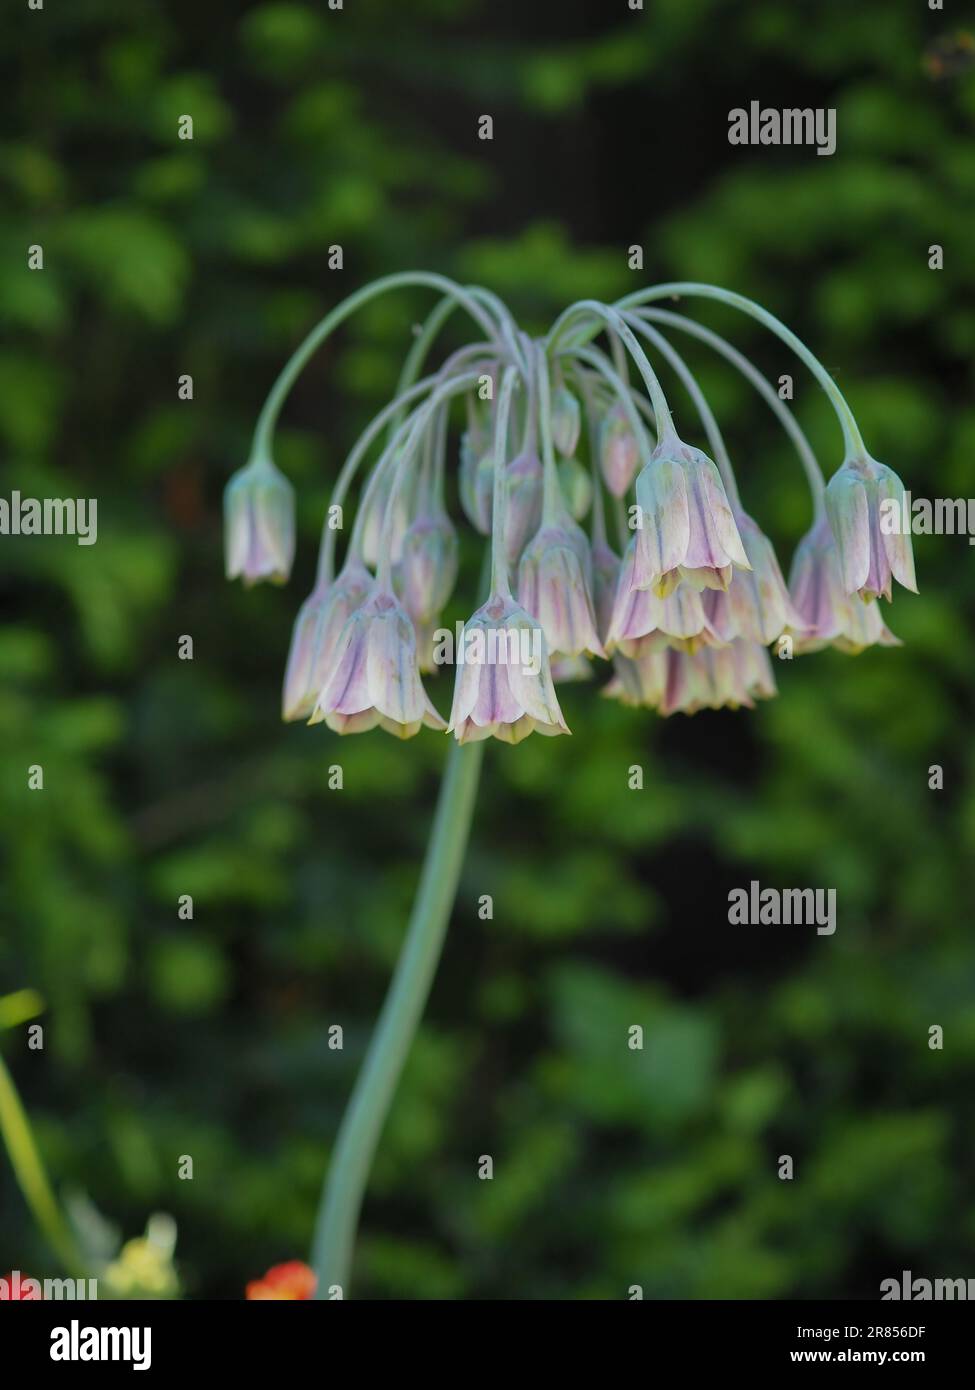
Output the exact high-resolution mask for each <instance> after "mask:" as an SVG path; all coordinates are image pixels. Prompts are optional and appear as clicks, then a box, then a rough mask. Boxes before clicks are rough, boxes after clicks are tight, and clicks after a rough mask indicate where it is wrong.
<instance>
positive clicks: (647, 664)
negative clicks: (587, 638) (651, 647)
mask: <svg viewBox="0 0 975 1390" xmlns="http://www.w3.org/2000/svg"><path fill="white" fill-rule="evenodd" d="M613 671H614V672H615V674H614V676H613V679H612V680H611V681H610V682H609V684H608V685H606V686H604V687H603V692H602V693H603V694H604V695H605V696H607V697H608V698H609V699H615V700H620V701H621V702H622V703H623V704H624V705H633V706H637V707H644V708H647V709H657V708H659V706H660V702H661V700H662V699H663V698H664V695H665V693H666V690H667V671H668V661H667V652H666V651H643V652H639V653H637V655H636V656H634V657H629V656H622V655H621V654H620V653H619V652H617V653H616V654H615V655H614V657H613Z"/></svg>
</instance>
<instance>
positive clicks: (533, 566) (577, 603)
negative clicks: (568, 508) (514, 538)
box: [518, 516, 605, 656]
mask: <svg viewBox="0 0 975 1390" xmlns="http://www.w3.org/2000/svg"><path fill="white" fill-rule="evenodd" d="M518 601H519V602H520V603H521V605H522V606H523V607H524V608H525V609H527V610H528V612H529V613H530V614H531V615H532V617H534V618H537V619H538V621H539V622H540V623H541V625H542V627H543V629H544V631H545V636H546V639H547V641H548V645H549V650H550V651H551V652H552V654H553V656H555V655H558V656H578V655H579V654H580V652H590V653H591V654H592V655H593V656H605V652H604V651H603V646H602V643H601V642H600V640H599V636H598V634H597V632H596V615H595V612H594V608H593V598H592V560H591V558H590V555H589V543H588V541H587V540H586V537H585V534H584V533H583V532H582V531H581V530H580V529H579V527H578V526H577V525H576V524H575V522H574V521H572V519H571V518H570V517H568V516H563V517H562V518H561V519H560V520H559V521H558V522H557V523H556V524H554V525H549V526H546V525H545V523H544V522H543V523H542V525H541V526H540V527H539V529H538V532H537V533H536V535H535V536H534V538H533V539H532V540H531V541H530V542H529V544H528V545H527V547H526V548H525V553H524V554H523V555H522V557H521V564H520V565H519V567H518Z"/></svg>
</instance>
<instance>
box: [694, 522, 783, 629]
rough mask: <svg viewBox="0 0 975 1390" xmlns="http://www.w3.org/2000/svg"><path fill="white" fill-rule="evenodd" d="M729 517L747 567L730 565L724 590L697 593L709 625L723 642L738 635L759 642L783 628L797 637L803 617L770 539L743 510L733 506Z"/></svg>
mask: <svg viewBox="0 0 975 1390" xmlns="http://www.w3.org/2000/svg"><path fill="white" fill-rule="evenodd" d="M735 521H736V523H737V526H738V534H739V535H740V536H741V539H742V542H743V544H744V547H745V554H746V555H747V556H748V560H749V563H750V564H751V569H750V570H738V569H736V570H734V571H733V572H732V575H731V583H730V584H729V585H728V588H727V589H726V590H721V589H718V590H710V591H708V592H707V593H705V594H703V595H702V599H703V603H704V611H705V612H706V613H707V615H708V620H709V622H710V624H711V627H712V628H713V629H714V631H715V632H716V633H717V634H718V636H719V637H720V638H721V640H722V641H723V642H733V641H734V640H735V638H736V637H744V638H746V639H747V640H748V641H749V642H759V643H761V645H762V646H764V647H767V646H768V645H769V644H770V643H772V642H775V641H776V640H777V639H778V638H779V637H781V636H782V635H783V633H788V634H789V635H790V636H792V637H793V638H797V637H801V636H802V635H803V634H804V633H805V631H806V623H805V622H804V620H803V619H802V618H801V617H800V616H799V614H798V613H797V612H796V609H795V607H794V605H793V603H792V599H791V598H790V597H789V590H788V588H787V586H786V582H785V580H784V578H783V577H782V571H781V569H780V568H779V562H778V560H777V559H776V555H775V550H774V549H773V547H772V542H771V541H770V540H769V539H768V537H767V536H766V535H765V534H764V533H763V531H762V529H761V527H760V526H759V525H758V524H757V522H755V521H753V520H752V518H751V517H750V516H748V514H747V513H746V512H742V511H736V513H735Z"/></svg>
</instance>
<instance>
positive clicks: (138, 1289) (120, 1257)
mask: <svg viewBox="0 0 975 1390" xmlns="http://www.w3.org/2000/svg"><path fill="white" fill-rule="evenodd" d="M157 1226H158V1227H160V1229H161V1231H162V1235H161V1236H160V1234H159V1232H157V1231H156V1230H155V1228H156V1227H157ZM170 1228H171V1229H172V1239H171V1240H170V1238H169V1236H168V1234H167V1233H168V1232H169V1230H170ZM174 1243H175V1224H174V1223H173V1222H172V1218H170V1217H162V1216H159V1215H157V1216H155V1217H152V1218H150V1221H149V1225H148V1227H147V1234H146V1235H144V1236H136V1237H135V1239H134V1240H127V1241H126V1242H125V1244H124V1245H123V1246H122V1248H121V1250H120V1251H119V1252H118V1254H117V1255H116V1257H115V1259H114V1260H111V1261H110V1262H109V1263H108V1264H107V1265H106V1266H105V1268H104V1270H103V1271H102V1273H101V1275H100V1278H102V1279H104V1281H105V1284H106V1285H107V1287H108V1289H109V1291H110V1296H111V1297H114V1298H175V1297H176V1295H177V1294H178V1293H179V1280H178V1279H177V1277H176V1270H175V1269H174V1268H173V1250H172V1246H173V1244H174Z"/></svg>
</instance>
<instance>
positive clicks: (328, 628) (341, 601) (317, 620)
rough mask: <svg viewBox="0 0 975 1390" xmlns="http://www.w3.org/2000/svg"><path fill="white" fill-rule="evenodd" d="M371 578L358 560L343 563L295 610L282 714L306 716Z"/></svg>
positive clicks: (303, 717) (285, 715)
mask: <svg viewBox="0 0 975 1390" xmlns="http://www.w3.org/2000/svg"><path fill="white" fill-rule="evenodd" d="M372 585H373V577H372V575H371V574H370V573H369V571H368V570H367V569H366V567H365V565H363V564H362V562H361V561H360V560H355V559H350V560H348V561H347V562H346V564H345V567H344V569H343V570H342V572H341V574H339V576H338V577H337V578H336V579H334V580H332V582H331V583H327V582H325V581H322V582H321V583H319V584H316V585H315V588H314V589H313V590H312V592H311V593H310V594H309V595H308V597H307V598H306V599H305V601H304V603H303V604H302V605H301V607H300V609H299V610H298V616H297V618H296V619H295V625H294V628H293V630H292V633H291V647H290V648H289V651H288V665H287V669H286V670H285V673H284V690H283V691H282V697H281V717H282V719H285V720H291V719H307V718H308V716H309V715H310V714H311V712H312V710H313V709H314V708H315V701H316V700H317V699H318V696H319V693H320V692H321V688H322V685H323V684H324V681H325V677H326V676H327V675H328V673H329V671H330V670H331V664H332V657H333V656H334V653H335V644H336V643H337V642H338V640H339V636H340V634H341V632H342V629H343V628H344V627H345V621H346V619H347V618H348V616H349V614H350V613H352V612H354V611H355V609H357V608H358V607H359V605H360V604H361V603H362V602H363V600H364V599H365V597H366V595H367V594H368V593H369V590H370V589H371V588H372Z"/></svg>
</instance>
